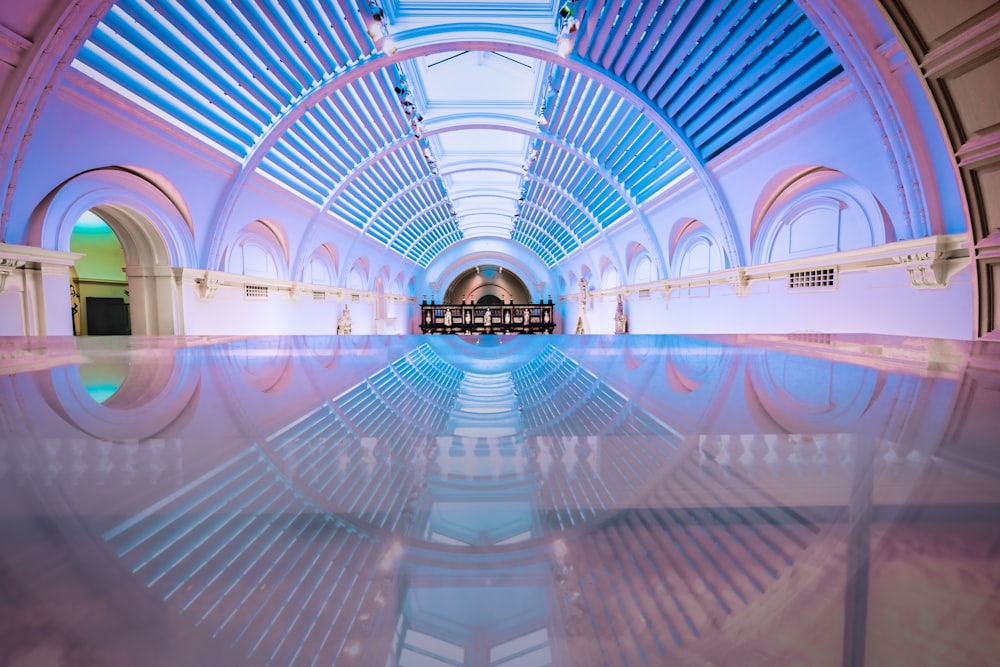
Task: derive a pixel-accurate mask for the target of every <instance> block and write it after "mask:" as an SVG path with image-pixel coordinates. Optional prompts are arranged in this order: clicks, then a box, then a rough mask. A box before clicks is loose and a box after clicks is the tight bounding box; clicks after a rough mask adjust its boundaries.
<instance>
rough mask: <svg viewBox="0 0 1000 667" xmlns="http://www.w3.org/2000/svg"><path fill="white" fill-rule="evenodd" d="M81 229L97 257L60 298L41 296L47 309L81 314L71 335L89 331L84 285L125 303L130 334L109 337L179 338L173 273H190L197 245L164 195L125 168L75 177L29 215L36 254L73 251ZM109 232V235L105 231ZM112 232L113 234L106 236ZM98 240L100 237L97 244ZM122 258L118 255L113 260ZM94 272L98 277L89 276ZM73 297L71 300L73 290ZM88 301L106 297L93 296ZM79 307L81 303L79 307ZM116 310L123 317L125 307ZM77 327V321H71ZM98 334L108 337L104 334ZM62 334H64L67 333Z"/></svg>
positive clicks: (81, 268) (78, 269)
mask: <svg viewBox="0 0 1000 667" xmlns="http://www.w3.org/2000/svg"><path fill="white" fill-rule="evenodd" d="M81 221H83V222H84V226H88V225H90V226H92V228H93V229H94V230H95V231H96V230H97V229H98V228H100V229H101V233H100V234H96V235H95V239H94V240H93V244H94V247H92V248H91V250H90V251H89V252H92V253H93V254H95V255H97V260H96V262H95V266H97V267H98V268H93V267H90V268H87V264H86V261H85V260H86V258H82V259H81V260H80V261H83V262H84V263H83V264H78V266H77V267H76V268H75V272H76V277H75V279H71V283H72V284H71V285H70V286H68V287H67V288H66V292H65V293H64V295H56V294H52V295H46V299H51V301H52V302H54V303H55V302H63V301H62V300H63V299H65V300H66V302H65V303H66V308H67V311H69V310H70V309H71V308H73V307H74V306H75V307H76V310H77V312H79V314H80V319H79V328H78V327H77V322H76V321H74V327H73V328H74V330H76V333H83V332H84V331H87V332H89V333H95V332H94V331H89V328H87V326H86V324H87V321H86V315H85V313H84V312H83V310H84V309H85V308H86V307H87V303H86V301H83V300H80V297H82V296H84V295H81V294H80V293H79V291H78V290H80V289H82V288H83V285H84V282H85V281H97V282H95V283H94V284H98V283H100V284H101V285H102V286H103V287H102V289H107V290H111V291H113V292H116V293H114V294H111V295H110V296H111V297H113V298H115V299H121V300H123V302H124V307H125V309H126V310H125V312H126V313H127V329H126V330H125V331H122V330H121V329H122V327H120V326H117V327H116V328H115V329H114V330H113V331H112V332H113V333H131V334H134V335H138V336H172V335H176V334H179V333H182V329H183V326H182V318H181V312H180V304H179V301H178V295H177V287H176V284H175V281H174V272H173V268H172V267H174V266H189V265H190V262H191V261H192V258H193V257H195V252H194V243H193V241H194V238H193V232H192V229H191V225H190V221H189V220H187V219H186V218H185V217H184V216H183V215H182V214H181V212H180V211H179V210H178V209H177V207H176V205H175V204H174V202H173V201H171V200H170V199H169V198H168V197H167V196H166V195H164V193H163V192H162V191H161V190H160V189H158V188H157V187H156V186H155V185H153V184H152V183H150V182H149V181H148V180H146V179H144V178H142V177H140V176H137V175H136V174H133V173H131V172H129V171H126V170H124V169H114V168H109V169H101V170H96V171H92V172H86V173H83V174H80V175H79V176H76V177H74V178H72V179H70V180H69V181H67V182H66V183H64V184H63V185H62V186H60V187H59V188H58V189H57V190H55V191H53V192H52V193H50V194H49V196H48V197H46V198H45V199H44V200H43V201H42V203H41V204H39V206H38V208H36V209H35V212H34V214H33V215H32V220H31V224H30V227H29V234H28V241H29V242H30V243H31V244H33V245H37V246H38V247H41V248H50V249H53V250H59V251H63V252H66V251H70V249H71V246H72V245H74V241H77V242H78V243H84V245H87V244H88V243H90V242H89V241H80V239H82V238H83V236H85V235H78V236H77V237H76V239H74V234H80V233H81V232H82V229H83V227H81V226H80V223H81ZM104 227H106V228H107V229H104ZM108 231H110V234H109V233H108ZM96 237H102V238H103V241H98V240H97V238H96ZM118 252H120V253H121V254H120V256H119V255H118V254H117V253H118ZM93 272H96V273H97V274H98V276H97V277H95V276H94V275H91V274H92V273H93ZM74 289H75V290H77V293H76V294H75V295H74V294H73V290H74ZM92 296H97V297H101V296H109V295H106V294H105V295H101V294H92ZM78 300H79V303H78ZM116 307H117V308H118V310H119V315H116V316H113V317H118V318H119V320H120V318H121V310H122V304H121V303H119V304H118V305H117V306H111V309H114V308H116ZM74 320H76V314H74ZM101 332H102V333H108V331H106V330H102V331H101ZM66 333H69V332H68V331H67V332H66Z"/></svg>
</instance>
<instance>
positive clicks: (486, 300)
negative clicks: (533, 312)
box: [444, 265, 531, 306]
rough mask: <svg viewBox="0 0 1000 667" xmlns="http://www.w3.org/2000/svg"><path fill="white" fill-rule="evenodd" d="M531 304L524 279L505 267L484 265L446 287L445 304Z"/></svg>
mask: <svg viewBox="0 0 1000 667" xmlns="http://www.w3.org/2000/svg"><path fill="white" fill-rule="evenodd" d="M463 302H464V303H481V304H482V305H487V306H489V305H498V304H500V303H510V302H514V303H530V302H531V293H530V292H529V291H528V287H527V285H525V284H524V281H523V280H521V278H520V277H519V276H518V275H517V274H516V273H513V272H512V271H510V270H508V269H504V268H503V267H502V266H495V265H483V266H477V267H475V268H472V269H468V270H467V271H465V272H464V273H462V274H460V275H459V276H458V277H457V278H455V280H453V281H452V283H451V284H450V285H449V286H448V289H447V290H445V294H444V303H446V304H452V305H458V304H460V303H463Z"/></svg>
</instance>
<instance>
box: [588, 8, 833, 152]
mask: <svg viewBox="0 0 1000 667" xmlns="http://www.w3.org/2000/svg"><path fill="white" fill-rule="evenodd" d="M591 13H592V14H594V15H596V16H594V15H589V16H586V17H585V18H584V20H583V25H584V26H585V27H586V29H585V30H582V31H581V33H582V34H581V36H580V38H579V39H578V40H577V42H576V55H577V56H579V57H580V58H582V59H584V60H586V61H589V62H592V63H594V64H596V65H598V66H599V67H601V68H603V69H605V70H607V71H609V72H611V73H613V74H614V75H615V76H617V77H620V78H621V79H622V80H624V81H626V82H628V83H630V84H632V85H634V86H635V87H636V88H637V89H638V90H640V91H641V92H642V93H644V94H645V95H646V96H647V97H648V98H649V99H650V100H651V101H652V102H653V103H654V104H655V105H656V106H657V107H659V108H660V109H661V110H662V111H663V113H664V114H665V116H666V117H668V118H670V119H672V120H673V121H674V123H676V125H677V127H678V128H679V129H680V131H681V133H682V134H683V135H684V136H686V137H687V138H688V139H689V141H690V143H691V145H692V147H693V148H694V149H695V150H697V152H698V153H699V154H700V155H701V156H702V157H703V158H704V159H706V160H707V159H711V158H713V157H715V156H716V155H719V154H720V153H721V152H722V151H724V150H725V149H726V148H728V147H729V146H732V145H733V144H734V143H736V142H737V141H739V140H740V139H742V138H743V137H745V136H747V135H748V134H750V133H751V132H753V131H754V130H756V129H757V128H759V127H760V126H761V125H763V124H764V123H765V122H767V121H768V120H769V119H771V118H773V117H774V116H776V115H777V114H779V113H781V112H782V111H784V110H785V109H787V108H789V107H790V106H791V105H792V104H794V103H795V102H797V101H798V100H800V99H802V98H803V97H804V96H805V95H807V94H808V93H810V92H811V91H813V90H815V89H816V88H817V87H819V86H820V85H822V84H823V83H824V82H826V81H827V80H829V79H830V78H831V77H833V76H835V75H836V74H837V73H839V72H840V71H841V67H840V64H839V62H838V61H837V59H836V57H835V56H834V54H833V52H832V51H831V50H830V48H829V46H827V44H826V43H825V41H824V40H823V39H822V37H821V36H820V34H819V32H818V31H817V30H816V27H815V26H814V25H813V24H812V23H811V22H810V21H809V20H808V18H806V16H805V14H803V13H802V10H800V9H799V8H798V6H796V4H795V3H794V2H793V1H792V0H771V1H766V2H765V1H763V0H758V1H752V2H747V1H742V2H737V1H734V0H680V1H676V0H675V1H673V2H669V1H663V2H659V3H656V2H625V3H622V2H608V3H600V5H599V7H595V8H594V9H592V10H591ZM637 54H639V57H637Z"/></svg>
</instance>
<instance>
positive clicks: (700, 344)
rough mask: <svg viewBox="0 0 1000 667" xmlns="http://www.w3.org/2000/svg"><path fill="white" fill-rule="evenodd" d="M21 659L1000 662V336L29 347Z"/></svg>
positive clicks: (12, 567) (1, 537)
mask: <svg viewBox="0 0 1000 667" xmlns="http://www.w3.org/2000/svg"><path fill="white" fill-rule="evenodd" d="M0 530H2V533H0V664H3V665H12V666H29V665H31V666H34V665H81V666H84V665H86V666H90V665H108V666H117V665H123V666H125V665H128V666H131V665H145V666H150V665H155V666H159V665H163V666H167V665H170V666H174V665H212V666H217V665H265V664H273V665H317V666H318V665H337V666H349V665H359V666H361V667H383V666H386V665H401V666H408V667H445V666H455V665H474V666H490V667H493V666H495V667H541V666H543V665H560V666H563V665H565V666H572V667H580V666H583V667H586V666H589V665H654V666H660V665H696V666H697V665H741V666H743V665H762V666H763V665H768V666H779V665H873V666H884V665H907V666H909V665H970V666H982V665H991V664H993V665H995V664H1000V345H998V344H984V343H979V344H971V343H959V342H953V341H940V340H925V339H915V338H906V339H903V338H882V337H828V336H799V337H794V336H793V337H767V336H756V337H728V338H721V337H718V338H684V337H672V336H632V335H627V336H614V337H611V336H609V337H600V336H521V337H499V336H482V337H468V338H459V337H455V336H429V337H421V336H414V337H386V338H382V337H350V336H344V337H330V338H282V339H279V338H273V339H251V340H235V339H233V340H224V339H201V338H180V339H136V338H92V339H0Z"/></svg>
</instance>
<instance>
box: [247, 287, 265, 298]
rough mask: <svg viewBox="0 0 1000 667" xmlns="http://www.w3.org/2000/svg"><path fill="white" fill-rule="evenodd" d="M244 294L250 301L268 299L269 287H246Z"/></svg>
mask: <svg viewBox="0 0 1000 667" xmlns="http://www.w3.org/2000/svg"><path fill="white" fill-rule="evenodd" d="M243 293H244V294H245V295H246V298H248V299H266V298H267V285H244V286H243Z"/></svg>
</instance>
